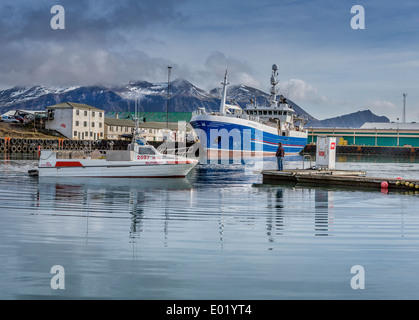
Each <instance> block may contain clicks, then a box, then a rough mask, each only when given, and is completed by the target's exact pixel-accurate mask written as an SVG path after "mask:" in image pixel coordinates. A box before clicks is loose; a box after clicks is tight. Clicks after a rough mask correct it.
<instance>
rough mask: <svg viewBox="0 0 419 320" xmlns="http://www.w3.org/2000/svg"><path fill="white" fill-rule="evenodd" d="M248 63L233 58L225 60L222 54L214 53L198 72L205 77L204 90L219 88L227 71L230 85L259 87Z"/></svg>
mask: <svg viewBox="0 0 419 320" xmlns="http://www.w3.org/2000/svg"><path fill="white" fill-rule="evenodd" d="M250 65H251V64H250V63H247V62H245V61H240V60H238V59H235V58H231V57H230V58H227V57H226V56H225V55H224V53H222V52H219V51H214V52H212V53H210V55H209V56H208V57H207V59H206V61H205V65H204V66H205V69H203V70H201V71H200V75H201V76H207V77H208V79H207V85H206V87H207V88H206V89H212V88H215V87H219V86H220V82H221V81H222V80H223V77H224V74H225V71H226V70H228V81H229V83H230V84H244V85H248V86H252V87H260V82H259V81H258V80H257V79H256V77H255V72H254V71H253V69H252V67H251V66H250Z"/></svg>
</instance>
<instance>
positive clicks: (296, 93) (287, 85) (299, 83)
mask: <svg viewBox="0 0 419 320" xmlns="http://www.w3.org/2000/svg"><path fill="white" fill-rule="evenodd" d="M280 85H281V89H282V90H281V92H282V94H283V95H284V96H287V97H289V98H290V99H291V100H292V101H295V102H296V103H302V102H305V103H313V104H322V103H327V102H329V99H328V98H326V97H325V96H323V95H320V94H319V90H318V89H317V88H316V87H313V86H312V85H310V84H308V83H307V82H305V81H304V80H301V79H290V80H288V81H284V82H283V83H282V84H280Z"/></svg>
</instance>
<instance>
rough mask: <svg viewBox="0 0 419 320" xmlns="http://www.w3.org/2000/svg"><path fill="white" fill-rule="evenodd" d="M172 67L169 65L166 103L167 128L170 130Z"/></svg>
mask: <svg viewBox="0 0 419 320" xmlns="http://www.w3.org/2000/svg"><path fill="white" fill-rule="evenodd" d="M171 70H172V67H170V66H169V67H167V71H168V72H167V104H166V129H167V130H169V100H170V71H171Z"/></svg>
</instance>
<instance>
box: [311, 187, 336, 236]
mask: <svg viewBox="0 0 419 320" xmlns="http://www.w3.org/2000/svg"><path fill="white" fill-rule="evenodd" d="M333 193H334V192H333V191H330V190H322V189H315V214H314V230H315V232H316V233H315V235H316V236H330V235H331V234H330V232H329V228H330V225H329V224H330V222H331V221H333V219H332V218H331V217H329V209H330V210H332V214H333V206H334V205H333Z"/></svg>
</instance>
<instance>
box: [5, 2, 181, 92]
mask: <svg viewBox="0 0 419 320" xmlns="http://www.w3.org/2000/svg"><path fill="white" fill-rule="evenodd" d="M180 2H183V1H180ZM54 4H56V3H53V2H52V1H48V0H45V1H42V0H41V1H37V2H29V3H28V2H22V3H20V0H17V1H16V3H14V5H9V4H4V3H2V4H0V43H1V46H0V56H1V57H2V58H1V59H0V72H1V74H2V78H1V79H0V87H1V88H9V87H11V86H15V85H33V84H45V85H51V84H52V85H72V84H80V85H94V84H117V83H120V82H121V81H123V82H125V81H130V80H138V79H147V80H150V81H156V80H158V79H164V78H165V76H164V74H165V73H166V69H167V65H174V66H175V65H176V64H175V63H173V62H171V61H168V60H167V59H164V58H161V57H159V56H158V55H157V56H156V57H151V56H150V55H149V54H148V53H147V52H146V51H145V50H146V48H147V46H149V45H150V43H152V42H153V37H152V32H150V31H151V30H153V31H155V30H159V33H161V32H163V31H164V30H165V28H168V27H170V26H171V25H172V24H176V23H179V22H181V21H183V20H184V19H185V18H184V17H183V15H182V14H181V13H179V12H178V10H177V7H176V6H175V5H178V1H177V2H176V4H175V2H173V1H170V0H142V1H135V0H121V1H118V2H108V1H107V2H106V3H105V2H103V1H87V0H79V1H72V0H71V1H70V0H63V1H61V2H60V5H62V6H63V7H64V9H65V29H64V30H53V29H51V27H50V20H51V18H52V17H53V14H51V13H50V9H51V7H52V6H53V5H54ZM141 39H144V40H145V41H144V42H142V41H141ZM154 43H158V44H159V45H160V46H164V44H162V41H161V40H155V41H154Z"/></svg>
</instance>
